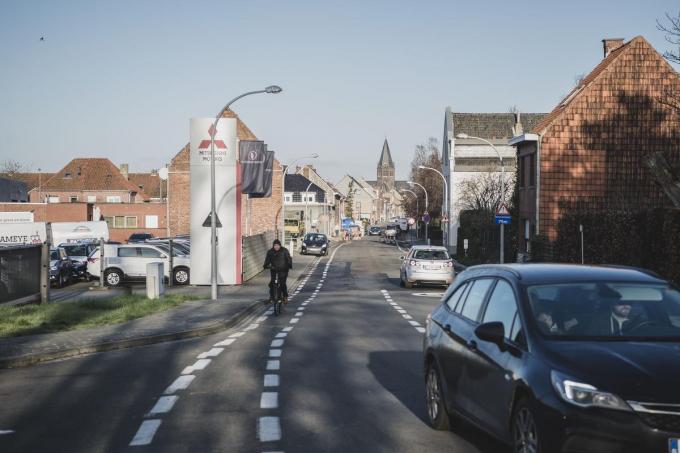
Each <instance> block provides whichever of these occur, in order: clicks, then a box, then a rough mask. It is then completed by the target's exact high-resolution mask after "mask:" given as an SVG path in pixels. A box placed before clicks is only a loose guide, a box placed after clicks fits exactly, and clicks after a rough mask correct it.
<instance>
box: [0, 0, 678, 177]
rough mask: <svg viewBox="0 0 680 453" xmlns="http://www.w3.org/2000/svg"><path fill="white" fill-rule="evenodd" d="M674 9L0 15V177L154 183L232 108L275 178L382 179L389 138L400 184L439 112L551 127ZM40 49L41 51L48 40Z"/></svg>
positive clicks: (295, 8)
mask: <svg viewBox="0 0 680 453" xmlns="http://www.w3.org/2000/svg"><path fill="white" fill-rule="evenodd" d="M665 12H670V13H671V14H672V15H677V14H680V5H679V4H678V3H677V0H672V1H665V0H650V1H646V2H640V1H628V0H618V1H592V0H589V1H582V0H571V1H568V2H567V1H549V2H546V1H545V0H543V1H522V0H515V1H507V0H488V1H479V2H470V1H465V2H462V1H458V0H448V1H412V2H411V1H408V2H407V1H394V0H392V1H367V0H360V1H342V2H340V1H318V0H317V1H280V0H279V1H259V0H251V1H245V0H244V1H212V2H203V1H182V2H180V1H172V0H164V1H160V0H159V1H145V0H129V1H128V0H117V1H110V0H107V1H96V0H86V1H68V0H64V1H59V2H55V1H32V0H3V1H2V2H0V161H2V160H6V159H13V160H17V161H20V162H21V163H23V164H24V165H26V166H27V167H28V168H30V169H32V170H33V171H36V170H37V169H38V168H40V169H42V170H43V171H52V172H53V171H57V170H59V169H60V168H61V167H63V166H64V165H65V164H66V163H67V162H68V161H69V160H70V159H72V158H74V157H108V158H109V159H111V161H113V162H114V163H116V164H121V163H129V164H130V171H131V172H142V171H149V170H151V169H155V168H160V167H162V166H164V165H166V164H167V163H169V161H170V159H172V157H173V156H174V155H175V154H176V153H177V152H178V151H179V150H180V149H181V148H182V147H183V146H184V145H185V144H186V143H187V142H188V141H189V119H190V118H191V117H201V116H205V117H209V116H213V115H215V114H217V112H218V111H219V110H220V109H221V108H222V107H223V105H224V104H225V103H226V102H227V101H228V100H229V99H231V98H233V97H235V96H237V95H239V94H241V93H243V92H246V91H251V90H257V89H261V88H263V87H265V86H267V85H271V84H277V85H280V86H281V87H282V88H283V90H284V91H283V92H282V93H281V94H277V95H268V94H262V95H257V96H250V97H246V98H244V99H241V100H240V101H238V102H237V103H236V104H234V106H233V109H234V110H235V111H236V112H237V113H238V114H239V116H240V117H241V118H242V119H243V120H244V122H245V123H246V124H247V125H248V126H249V127H250V129H251V130H252V131H253V132H254V133H255V134H256V135H257V137H258V138H259V139H261V140H264V141H265V142H267V144H268V146H269V149H273V150H275V151H276V153H277V158H279V159H280V160H281V161H282V162H284V163H285V162H289V161H291V160H293V159H295V158H297V157H299V156H303V155H307V154H310V153H318V154H319V158H318V159H315V160H314V161H313V164H314V165H315V167H316V168H317V170H318V171H319V173H320V174H321V175H322V176H323V177H325V178H326V179H328V180H330V181H332V182H337V181H338V180H339V179H340V178H341V177H342V176H343V175H344V174H352V175H354V176H363V177H366V178H367V179H375V173H376V171H375V168H376V165H377V162H378V158H379V156H380V151H381V149H382V144H383V141H384V140H385V138H387V140H388V142H389V144H390V148H391V151H392V156H393V158H394V160H395V164H396V173H397V177H398V178H404V177H405V176H406V175H407V173H408V168H409V163H410V161H411V158H412V156H413V151H414V148H415V146H416V145H418V144H421V143H424V142H425V141H426V140H427V139H428V137H436V138H438V139H439V140H440V141H441V137H442V134H443V125H444V110H445V108H446V107H447V106H451V108H452V109H453V110H454V111H458V112H507V111H509V109H510V108H511V107H513V106H515V107H517V108H518V109H519V110H520V111H522V112H549V111H550V110H552V108H553V107H554V106H555V105H556V104H557V103H558V102H559V100H560V99H561V98H562V97H563V96H564V95H565V94H566V93H567V92H568V91H569V90H570V89H571V88H572V87H573V85H574V83H575V78H576V77H577V76H578V75H581V74H584V73H587V72H589V71H590V70H591V69H592V68H593V67H594V66H595V65H596V64H597V63H598V62H599V61H600V60H601V59H602V43H601V40H602V39H603V38H625V39H626V40H628V39H631V38H633V37H635V36H637V35H642V36H644V37H645V38H646V39H647V40H648V41H649V42H650V43H651V44H652V45H653V46H654V47H656V49H657V50H660V51H663V50H668V49H669V44H668V43H666V41H665V40H664V35H663V34H662V33H661V32H659V31H658V30H657V29H656V19H657V18H662V17H663V15H664V13H665ZM41 37H44V40H43V41H41V40H40V38H41Z"/></svg>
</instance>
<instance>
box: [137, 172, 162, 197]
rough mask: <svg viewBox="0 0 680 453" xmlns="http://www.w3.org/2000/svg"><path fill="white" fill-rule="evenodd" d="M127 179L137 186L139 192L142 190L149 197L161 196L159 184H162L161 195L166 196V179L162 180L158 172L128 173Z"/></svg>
mask: <svg viewBox="0 0 680 453" xmlns="http://www.w3.org/2000/svg"><path fill="white" fill-rule="evenodd" d="M128 180H129V181H130V182H131V183H132V184H134V185H135V186H137V187H139V190H140V191H141V192H144V193H145V194H146V195H148V196H149V197H151V198H160V197H161V185H162V186H163V196H164V197H165V196H167V193H168V192H167V184H166V181H162V180H161V178H160V177H159V176H158V173H130V174H129V175H128Z"/></svg>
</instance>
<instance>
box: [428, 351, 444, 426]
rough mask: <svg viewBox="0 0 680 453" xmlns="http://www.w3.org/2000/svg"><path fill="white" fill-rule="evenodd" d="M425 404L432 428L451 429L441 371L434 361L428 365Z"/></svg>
mask: <svg viewBox="0 0 680 453" xmlns="http://www.w3.org/2000/svg"><path fill="white" fill-rule="evenodd" d="M425 405H426V407H427V418H428V420H429V422H430V426H432V428H434V429H437V430H440V431H446V430H448V429H450V423H449V414H448V413H447V412H446V404H445V402H444V393H443V392H442V386H441V380H440V379H439V371H437V366H436V365H435V364H434V363H430V365H429V366H428V367H427V375H426V377H425Z"/></svg>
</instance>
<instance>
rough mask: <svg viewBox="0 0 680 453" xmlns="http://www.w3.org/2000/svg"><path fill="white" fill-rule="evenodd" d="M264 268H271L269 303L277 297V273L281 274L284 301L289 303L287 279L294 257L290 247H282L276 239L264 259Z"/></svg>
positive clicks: (280, 281) (280, 280)
mask: <svg viewBox="0 0 680 453" xmlns="http://www.w3.org/2000/svg"><path fill="white" fill-rule="evenodd" d="M264 268H265V269H270V270H271V280H270V281H269V303H272V302H274V299H276V274H277V273H278V274H279V283H280V285H281V292H282V293H283V303H284V304H287V303H288V285H286V279H287V278H288V271H289V270H291V269H292V268H293V258H291V256H290V253H289V252H288V249H287V248H285V247H281V241H279V240H278V239H275V240H274V244H273V246H272V248H271V249H269V251H267V257H266V258H265V260H264Z"/></svg>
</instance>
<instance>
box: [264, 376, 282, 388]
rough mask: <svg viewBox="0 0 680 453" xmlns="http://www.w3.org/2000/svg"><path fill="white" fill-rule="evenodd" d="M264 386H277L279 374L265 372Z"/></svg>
mask: <svg viewBox="0 0 680 453" xmlns="http://www.w3.org/2000/svg"><path fill="white" fill-rule="evenodd" d="M264 386H265V387H278V386H279V375H278V374H265V375H264Z"/></svg>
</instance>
